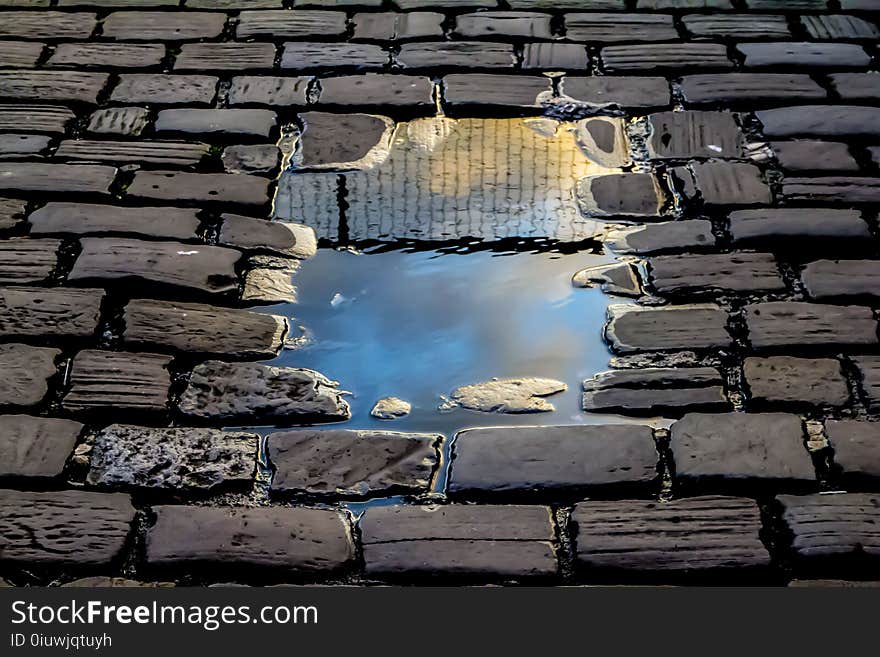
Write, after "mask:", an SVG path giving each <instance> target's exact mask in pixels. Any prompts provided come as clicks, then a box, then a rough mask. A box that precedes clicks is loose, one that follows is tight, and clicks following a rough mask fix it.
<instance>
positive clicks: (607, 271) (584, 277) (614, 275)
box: [571, 263, 642, 297]
mask: <svg viewBox="0 0 880 657" xmlns="http://www.w3.org/2000/svg"><path fill="white" fill-rule="evenodd" d="M571 283H572V285H574V286H575V287H599V288H600V289H601V290H602V291H603V292H605V293H606V294H618V295H623V296H630V297H638V296H641V294H642V286H641V285H640V284H639V277H638V274H637V273H636V269H635V267H633V266H632V265H631V264H629V263H619V264H612V265H596V266H594V267H587V268H586V269H581V270H580V271H579V272H577V273H576V274H575V275H574V276H572V278H571Z"/></svg>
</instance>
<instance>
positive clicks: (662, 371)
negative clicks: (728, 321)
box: [583, 367, 730, 412]
mask: <svg viewBox="0 0 880 657" xmlns="http://www.w3.org/2000/svg"><path fill="white" fill-rule="evenodd" d="M723 383H724V382H723V380H722V378H721V374H720V373H719V372H718V370H716V369H714V368H712V367H683V368H665V367H662V368H660V367H657V368H655V367H649V368H644V369H632V370H610V371H607V372H600V373H599V374H597V375H596V376H594V377H593V378H592V379H588V380H586V381H584V397H583V406H584V410H586V411H599V410H611V409H619V410H622V411H624V412H627V411H652V410H654V409H681V408H694V407H701V408H705V407H721V408H723V407H725V406H728V407H729V405H730V404H729V402H728V401H727V398H726V397H725V396H724V385H723Z"/></svg>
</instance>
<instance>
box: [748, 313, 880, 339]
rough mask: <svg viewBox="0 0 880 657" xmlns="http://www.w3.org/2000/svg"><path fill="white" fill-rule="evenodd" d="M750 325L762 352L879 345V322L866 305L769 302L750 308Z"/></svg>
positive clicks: (753, 337) (751, 333) (750, 333)
mask: <svg viewBox="0 0 880 657" xmlns="http://www.w3.org/2000/svg"><path fill="white" fill-rule="evenodd" d="M746 324H747V325H748V329H749V340H750V342H751V343H752V346H753V347H755V348H758V349H763V348H766V347H784V346H845V345H865V344H877V322H876V320H875V319H874V315H873V313H872V312H871V309H870V308H865V307H862V306H831V305H822V304H818V303H804V302H799V301H769V302H765V303H757V304H752V305H749V306H746Z"/></svg>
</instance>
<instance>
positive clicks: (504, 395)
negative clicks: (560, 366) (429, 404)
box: [440, 377, 568, 413]
mask: <svg viewBox="0 0 880 657" xmlns="http://www.w3.org/2000/svg"><path fill="white" fill-rule="evenodd" d="M567 389H568V386H567V385H566V384H565V383H563V382H562V381H555V380H553V379H541V378H537V377H526V378H522V379H492V380H491V381H485V382H483V383H475V384H473V385H468V386H461V387H460V388H456V389H455V390H454V391H453V392H452V395H450V398H449V400H447V401H446V402H444V403H443V404H442V405H441V406H440V410H451V409H453V408H456V407H461V408H466V409H469V410H472V411H483V412H484V413H547V412H552V411H555V410H556V408H555V407H554V406H553V404H551V403H550V402H548V401H547V400H546V399H544V397H549V396H550V395H555V394H557V393H560V392H564V391H565V390H567Z"/></svg>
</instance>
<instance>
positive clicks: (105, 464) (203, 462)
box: [86, 424, 259, 492]
mask: <svg viewBox="0 0 880 657" xmlns="http://www.w3.org/2000/svg"><path fill="white" fill-rule="evenodd" d="M258 444H259V436H257V435H256V434H248V433H231V432H226V431H220V430H217V429H197V428H183V427H181V428H173V429H154V428H150V427H137V426H132V425H125V424H113V425H111V426H109V427H107V428H106V429H102V430H101V431H100V432H98V435H97V436H96V437H95V441H94V444H93V445H92V450H91V460H90V464H89V472H88V475H87V477H86V480H87V481H88V483H89V484H91V485H93V486H114V487H118V486H122V487H134V488H152V489H167V490H173V491H175V492H178V491H190V490H200V491H210V490H212V489H216V488H220V487H232V486H236V485H238V486H248V485H250V484H251V483H252V482H253V480H254V473H255V471H256V468H257V447H258Z"/></svg>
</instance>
